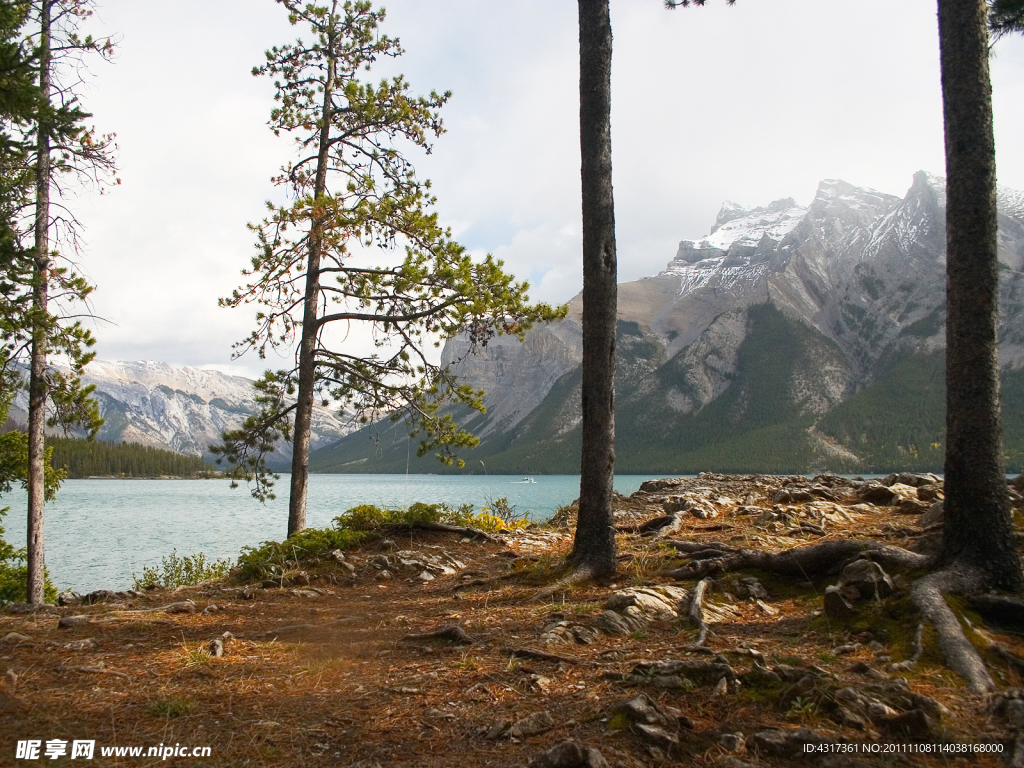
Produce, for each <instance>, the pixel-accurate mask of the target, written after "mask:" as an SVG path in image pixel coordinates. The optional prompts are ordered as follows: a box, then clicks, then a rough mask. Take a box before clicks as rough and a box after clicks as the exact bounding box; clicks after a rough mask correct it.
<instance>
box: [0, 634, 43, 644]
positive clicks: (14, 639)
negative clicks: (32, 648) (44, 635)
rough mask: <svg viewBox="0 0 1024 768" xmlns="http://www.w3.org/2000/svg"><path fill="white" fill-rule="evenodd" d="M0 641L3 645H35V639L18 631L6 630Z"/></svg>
mask: <svg viewBox="0 0 1024 768" xmlns="http://www.w3.org/2000/svg"><path fill="white" fill-rule="evenodd" d="M0 643H3V644H4V645H35V640H33V639H32V638H31V637H29V636H28V635H23V634H21V633H20V632H8V633H7V634H6V635H4V636H3V638H2V639H0Z"/></svg>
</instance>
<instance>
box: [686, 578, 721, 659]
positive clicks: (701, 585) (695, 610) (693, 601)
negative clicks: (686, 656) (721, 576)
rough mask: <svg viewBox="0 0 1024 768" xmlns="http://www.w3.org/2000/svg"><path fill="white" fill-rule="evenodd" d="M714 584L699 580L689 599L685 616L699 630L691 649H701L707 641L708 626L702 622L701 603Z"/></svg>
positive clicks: (709, 580)
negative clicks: (688, 607)
mask: <svg viewBox="0 0 1024 768" xmlns="http://www.w3.org/2000/svg"><path fill="white" fill-rule="evenodd" d="M714 583H715V582H714V581H712V580H711V579H701V580H700V581H699V582H697V586H696V587H694V588H693V595H692V596H691V597H690V609H689V610H688V611H687V614H686V615H687V616H688V617H689V619H690V622H691V623H692V624H693V626H695V627H696V628H697V629H698V630H699V634H698V635H697V639H696V640H695V641H694V643H693V648H703V647H704V643H705V642H706V641H707V639H708V625H707V624H706V623H705V621H704V610H703V606H702V602H703V600H704V593H705V592H706V591H707V589H708V587H710V586H711V585H712V584H714ZM691 650H692V648H691Z"/></svg>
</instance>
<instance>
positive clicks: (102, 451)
mask: <svg viewBox="0 0 1024 768" xmlns="http://www.w3.org/2000/svg"><path fill="white" fill-rule="evenodd" d="M47 444H48V445H50V446H53V458H52V460H51V463H52V465H53V467H54V468H56V469H59V468H64V469H65V470H66V471H67V473H68V477H168V476H170V477H203V476H212V475H215V474H219V473H218V472H217V470H216V468H215V467H213V466H212V465H211V464H207V463H206V462H205V461H203V459H202V458H201V457H199V456H186V455H184V454H181V453H175V452H174V451H164V450H161V449H160V448H152V447H150V446H148V445H139V444H138V443H108V442H104V441H102V440H93V441H91V442H90V441H88V440H79V439H77V438H63V437H52V438H48V439H47Z"/></svg>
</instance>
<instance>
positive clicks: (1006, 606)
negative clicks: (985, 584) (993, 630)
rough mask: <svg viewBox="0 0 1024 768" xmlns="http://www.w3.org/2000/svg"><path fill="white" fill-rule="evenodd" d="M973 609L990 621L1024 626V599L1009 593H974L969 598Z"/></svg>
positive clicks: (1018, 626)
mask: <svg viewBox="0 0 1024 768" xmlns="http://www.w3.org/2000/svg"><path fill="white" fill-rule="evenodd" d="M968 604H969V605H970V606H971V609H972V610H974V611H977V612H978V613H979V614H981V615H982V616H984V617H985V619H986V620H988V621H994V622H996V623H998V624H1003V625H1007V626H1010V627H1013V628H1015V629H1021V628H1024V600H1021V599H1020V598H1019V597H1009V596H1007V595H973V596H971V597H970V598H968Z"/></svg>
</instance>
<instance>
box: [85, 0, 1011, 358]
mask: <svg viewBox="0 0 1024 768" xmlns="http://www.w3.org/2000/svg"><path fill="white" fill-rule="evenodd" d="M387 7H388V17H387V20H386V22H385V26H384V29H385V31H386V32H388V33H389V34H393V35H397V36H399V37H400V38H401V40H402V42H403V45H404V47H405V48H406V54H405V55H404V56H402V57H401V58H400V59H398V60H396V61H393V62H392V61H388V62H381V66H380V67H379V68H378V70H376V71H375V73H374V74H373V75H372V76H373V77H374V78H377V77H380V76H382V75H386V74H387V75H393V74H397V73H399V72H401V73H405V75H406V76H407V79H408V80H409V82H410V83H411V86H412V89H413V91H414V92H417V93H423V92H428V91H430V90H431V89H437V90H439V91H444V90H448V89H450V90H451V91H452V92H453V95H452V97H451V100H450V102H449V104H448V105H447V106H446V107H445V108H444V110H443V113H442V114H443V117H444V120H445V125H446V127H447V133H446V134H445V135H443V136H442V137H441V138H440V139H438V141H437V142H436V144H435V148H434V151H433V152H432V154H430V155H429V156H423V155H421V154H417V153H414V154H412V155H411V159H412V160H413V161H414V163H415V165H416V168H417V171H418V172H419V174H420V175H421V177H424V178H430V179H432V181H433V191H434V192H435V194H436V195H437V197H438V209H439V212H440V215H441V217H442V220H443V221H445V222H446V223H447V224H448V225H449V226H451V227H453V229H454V230H455V232H456V233H457V235H458V237H459V239H460V242H462V243H463V244H464V245H466V246H467V247H468V248H470V249H471V250H472V251H473V252H474V253H476V254H479V253H483V252H492V253H494V254H495V255H496V256H498V257H499V258H502V259H504V261H505V262H506V265H507V266H508V268H509V269H511V270H512V271H513V272H515V273H516V274H517V275H518V276H519V277H520V278H522V279H528V280H529V281H530V283H531V285H532V286H533V287H532V290H531V293H532V295H533V297H534V298H535V299H539V300H546V301H550V302H562V301H566V300H568V299H569V298H571V297H572V296H573V295H574V294H575V293H577V292H578V291H579V289H580V286H581V282H582V279H581V270H580V235H579V227H580V223H579V222H580V203H579V200H580V190H579V183H580V182H579V162H580V161H579V145H578V141H579V140H578V51H577V40H578V33H577V28H576V24H577V20H576V8H575V4H573V3H552V2H550V0H517V2H515V3H494V2H479V1H478V0H390V1H389V2H388V3H387ZM612 8H613V19H612V24H613V30H614V34H615V50H614V63H613V97H612V100H613V116H612V119H613V135H612V141H613V152H614V157H613V167H614V185H615V202H616V225H617V232H616V237H617V245H618V253H619V275H620V279H623V280H628V279H636V278H639V277H642V276H645V275H650V274H653V273H656V272H658V271H660V270H661V269H663V268H664V266H665V264H666V263H667V262H668V261H669V260H670V259H671V258H672V256H673V255H674V253H675V250H676V246H677V243H678V241H679V240H681V239H683V238H696V237H700V236H701V235H703V234H705V233H706V232H707V231H708V229H709V228H710V226H711V224H712V223H713V221H714V217H715V213H716V212H717V210H718V208H719V206H720V204H721V203H722V201H723V200H725V199H731V200H735V201H737V202H740V203H743V204H747V205H763V204H766V203H768V202H770V201H771V200H773V199H777V198H780V197H788V196H793V197H795V198H796V199H797V201H798V202H802V203H806V202H808V201H809V200H810V199H811V196H812V195H813V194H814V190H815V188H816V186H817V183H818V181H819V180H821V179H822V178H834V177H838V178H843V179H845V180H847V181H850V182H851V183H854V184H859V185H865V186H872V187H875V188H877V189H880V190H883V191H886V192H892V193H895V194H902V193H903V192H904V191H905V190H906V188H907V187H908V186H909V184H910V180H911V175H912V174H913V172H914V171H916V170H918V169H921V168H923V169H926V170H930V171H933V172H935V173H942V166H943V154H942V123H941V121H942V118H941V99H940V92H939V73H938V44H937V32H936V27H935V11H934V3H933V2H932V0H904V1H903V2H899V3H895V2H893V1H892V0H831V1H830V2H827V3H823V2H821V0H776V2H773V3H740V4H737V5H736V6H734V7H726V6H725V4H724V3H721V2H713V3H709V4H707V5H706V6H705V7H703V8H689V9H679V10H676V11H674V12H669V11H666V10H664V8H663V7H662V4H661V3H660V2H658V0H616V2H615V3H613V4H612ZM96 27H97V28H98V29H99V30H100V31H102V30H103V29H105V30H107V31H114V32H118V33H119V34H120V36H121V38H122V42H121V45H120V47H119V55H118V60H117V61H116V62H115V63H114V64H111V65H103V64H97V65H94V66H93V67H92V71H93V73H94V77H93V78H92V81H91V82H92V85H91V87H90V88H89V89H87V91H86V92H85V93H84V94H83V102H84V104H85V106H86V108H87V109H89V110H90V111H92V112H93V113H94V114H95V115H96V117H95V120H96V123H97V125H98V127H99V128H100V129H101V130H105V131H110V130H113V131H116V132H117V133H118V142H119V144H120V147H121V151H120V166H121V173H120V175H121V176H122V178H123V180H124V184H123V185H122V186H121V187H119V188H116V189H114V190H112V191H111V193H110V194H109V195H104V196H102V197H98V196H95V195H94V196H87V197H85V198H83V199H78V200H74V201H72V204H73V205H74V206H75V210H76V212H77V213H78V214H79V216H80V218H81V219H82V220H83V221H84V222H85V223H86V225H87V230H86V240H87V242H88V246H87V249H86V251H85V253H84V254H83V255H82V257H81V263H82V266H83V268H84V269H85V271H86V272H87V273H88V274H89V275H90V276H91V277H92V278H93V279H94V280H95V282H96V283H97V285H98V286H99V290H98V291H97V293H96V294H95V308H96V311H97V313H98V314H99V315H101V316H103V317H106V318H109V319H110V320H111V321H113V322H114V323H116V325H101V326H98V327H97V335H98V337H99V340H100V342H99V352H100V355H101V357H104V358H109V359H140V358H142V359H159V360H165V361H168V362H173V363H179V364H193V365H203V366H221V367H226V366H229V365H230V366H232V370H234V371H248V372H249V375H256V374H257V373H258V372H259V370H261V369H262V368H263V367H264V366H263V364H261V363H260V361H258V360H256V359H255V358H252V357H248V356H247V357H244V358H242V359H241V360H239V361H236V362H234V363H232V362H231V358H230V355H231V344H232V343H233V342H235V341H237V340H238V339H240V338H242V337H244V336H245V335H246V334H247V333H248V332H249V330H250V329H251V322H252V320H251V317H252V312H251V311H250V310H231V311H229V310H223V309H218V308H217V305H216V301H217V298H218V297H221V296H225V295H227V294H228V293H229V292H230V291H231V289H232V288H234V287H235V286H237V285H238V284H239V282H240V279H241V278H240V277H239V271H240V270H241V269H242V268H243V267H245V266H246V264H247V263H248V259H249V257H250V255H251V249H252V242H253V238H252V235H251V233H250V232H249V231H248V230H247V229H246V226H245V225H246V222H250V221H257V220H259V219H260V218H261V216H262V215H263V210H264V209H263V201H264V200H265V199H266V198H268V197H271V196H274V195H275V194H279V193H277V192H275V190H274V188H273V187H272V186H271V184H270V182H269V177H270V176H271V175H272V174H273V173H274V172H275V170H276V169H277V168H278V167H279V166H280V165H281V164H282V163H284V162H285V161H286V160H287V159H288V158H289V157H290V154H291V145H290V144H289V142H288V140H287V139H286V138H282V139H276V138H275V137H274V136H273V135H272V134H271V133H270V131H269V130H268V129H267V128H266V120H267V117H268V115H269V111H270V109H271V106H272V94H273V88H272V85H271V83H270V82H268V81H267V79H266V78H253V77H252V76H251V75H250V74H249V71H250V69H251V67H252V66H253V65H255V64H258V63H260V62H261V61H262V59H263V54H262V52H263V51H264V50H265V49H266V48H268V47H270V46H271V45H275V44H279V43H282V42H286V41H289V40H292V39H294V37H295V36H296V35H297V34H304V32H303V31H302V30H300V29H298V28H293V27H290V26H289V25H288V23H287V20H286V18H285V14H284V13H283V12H282V9H281V8H280V7H278V6H277V5H276V4H274V3H270V2H254V1H253V0H218V2H216V3H210V2H208V1H206V0H176V2H174V3H140V2H138V0H105V2H104V4H103V7H102V9H101V11H100V14H99V17H98V18H97V19H96ZM90 31H92V30H90ZM992 72H993V83H994V101H995V110H996V133H997V141H998V146H999V178H1000V182H1001V183H1003V184H1006V185H1008V186H1013V187H1016V188H1024V147H1021V146H1018V145H1019V144H1020V143H1019V142H1017V141H1016V136H1018V135H1019V134H1020V133H1021V130H1022V125H1024V106H1022V105H1024V39H1021V38H1019V37H1017V38H1007V39H1006V40H1003V41H1001V42H1000V43H999V45H998V46H997V49H996V56H995V57H994V59H993V61H992ZM346 343H350V344H355V343H356V342H355V341H354V340H353V339H349V340H348V341H347V342H346ZM365 343H366V340H362V341H360V342H359V344H361V345H364V344H365Z"/></svg>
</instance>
